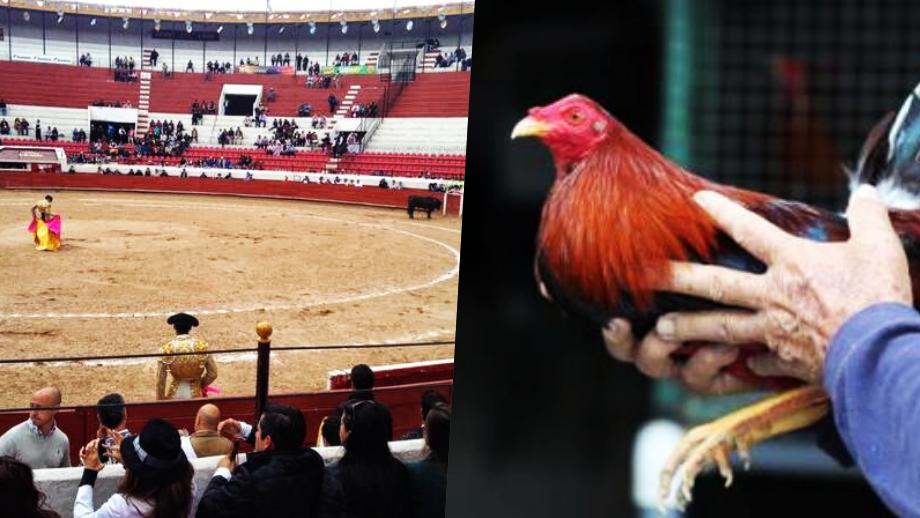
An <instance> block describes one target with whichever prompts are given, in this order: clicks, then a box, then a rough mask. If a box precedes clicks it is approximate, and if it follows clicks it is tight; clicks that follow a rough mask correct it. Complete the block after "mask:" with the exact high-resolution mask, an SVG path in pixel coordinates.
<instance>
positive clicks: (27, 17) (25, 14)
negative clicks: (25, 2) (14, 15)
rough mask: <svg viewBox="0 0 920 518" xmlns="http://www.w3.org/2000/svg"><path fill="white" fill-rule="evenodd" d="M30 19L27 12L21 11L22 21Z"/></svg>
mask: <svg viewBox="0 0 920 518" xmlns="http://www.w3.org/2000/svg"><path fill="white" fill-rule="evenodd" d="M31 17H32V16H31V15H30V14H29V11H23V12H22V19H23V20H25V21H29V18H31Z"/></svg>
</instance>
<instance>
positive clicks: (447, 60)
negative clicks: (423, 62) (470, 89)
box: [434, 47, 467, 70]
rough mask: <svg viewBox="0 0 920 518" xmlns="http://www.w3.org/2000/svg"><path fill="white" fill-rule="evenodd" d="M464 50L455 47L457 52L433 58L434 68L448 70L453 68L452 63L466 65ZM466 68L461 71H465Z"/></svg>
mask: <svg viewBox="0 0 920 518" xmlns="http://www.w3.org/2000/svg"><path fill="white" fill-rule="evenodd" d="M466 61H467V57H466V50H465V49H464V48H463V47H457V50H454V51H453V52H450V53H447V52H444V53H441V54H438V55H437V56H436V57H435V58H434V66H435V68H450V67H452V66H454V63H466ZM466 69H467V67H466V66H464V67H463V70H466Z"/></svg>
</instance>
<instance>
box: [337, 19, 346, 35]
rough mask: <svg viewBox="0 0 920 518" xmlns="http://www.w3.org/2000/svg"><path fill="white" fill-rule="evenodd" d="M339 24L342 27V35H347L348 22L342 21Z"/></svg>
mask: <svg viewBox="0 0 920 518" xmlns="http://www.w3.org/2000/svg"><path fill="white" fill-rule="evenodd" d="M339 23H340V24H341V25H342V34H346V33H347V32H348V22H346V21H345V20H342V21H341V22H339Z"/></svg>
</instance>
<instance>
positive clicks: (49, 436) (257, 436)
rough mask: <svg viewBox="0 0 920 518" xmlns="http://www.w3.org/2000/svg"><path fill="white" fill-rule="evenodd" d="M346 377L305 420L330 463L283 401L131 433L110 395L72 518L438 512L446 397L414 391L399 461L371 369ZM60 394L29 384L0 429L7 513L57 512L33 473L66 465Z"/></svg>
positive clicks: (101, 405) (1, 489) (428, 515)
mask: <svg viewBox="0 0 920 518" xmlns="http://www.w3.org/2000/svg"><path fill="white" fill-rule="evenodd" d="M138 172H139V171H138ZM145 174H147V175H149V174H150V172H149V169H148V172H147V173H145ZM248 178H251V176H249V177H248ZM351 379H352V387H353V390H352V392H351V393H350V394H349V395H348V397H347V399H346V400H345V401H343V402H342V403H341V404H339V405H338V406H337V407H336V409H335V411H334V412H332V413H331V414H330V415H329V416H327V417H326V418H324V419H323V420H322V422H321V423H319V426H318V427H317V428H314V429H313V430H316V431H317V432H319V434H318V435H319V437H320V439H321V440H320V444H319V445H320V446H333V445H340V446H342V447H343V450H344V454H343V455H342V457H341V458H340V459H339V460H337V461H335V462H333V463H331V464H330V465H328V466H325V465H324V461H323V458H322V457H321V456H320V454H319V452H318V451H317V450H315V449H313V448H309V447H305V446H304V443H305V442H306V441H307V439H308V437H316V436H317V435H314V433H313V431H312V430H311V428H310V424H311V423H308V422H307V419H306V417H305V416H304V414H303V413H302V412H301V411H300V410H299V409H297V408H295V407H292V406H288V405H282V404H268V405H266V406H265V408H264V409H263V410H262V413H261V415H260V416H259V418H258V421H257V422H255V423H247V422H245V421H242V420H237V419H234V418H224V416H223V415H222V413H221V409H220V408H219V407H218V406H217V405H214V404H204V405H202V406H201V407H200V408H199V410H198V412H197V415H196V416H195V420H194V425H193V429H192V430H180V429H178V427H177V426H175V425H174V424H173V423H171V422H169V421H168V420H165V419H161V418H153V419H150V420H148V421H147V422H146V423H144V425H143V426H142V427H140V429H139V430H131V429H129V427H128V426H127V423H128V412H127V409H126V402H125V398H124V397H123V396H122V395H121V394H118V393H111V394H107V395H105V396H103V397H102V398H100V399H99V400H98V403H97V407H96V421H97V423H96V427H97V431H96V438H95V439H93V440H91V441H89V442H88V443H87V444H86V445H85V446H83V447H82V448H80V452H79V460H80V463H81V464H82V466H83V473H82V477H81V478H80V480H79V482H78V483H76V485H77V491H76V497H75V498H74V501H73V507H72V509H73V511H72V512H73V516H75V517H80V518H82V517H87V516H103V515H104V516H107V517H110V518H128V517H138V516H148V517H161V516H170V517H173V516H182V517H186V516H189V517H191V516H196V517H199V518H209V517H218V516H220V517H224V516H247V517H260V516H266V517H267V516H277V517H286V516H305V517H322V518H333V517H335V518H339V517H346V516H347V517H350V518H352V517H353V518H371V517H374V518H403V517H414V518H434V517H443V516H444V512H445V502H446V483H447V470H448V454H449V450H448V445H449V436H450V420H451V411H450V407H449V406H448V404H447V401H446V399H445V398H444V397H443V396H441V395H440V394H437V393H436V392H434V391H428V392H426V393H425V394H424V395H423V396H422V401H421V415H420V418H421V419H420V422H419V427H418V428H417V429H416V430H414V431H413V432H410V434H407V435H404V436H403V438H410V437H411V438H419V437H420V438H422V439H423V440H424V458H423V459H422V460H420V461H415V462H409V463H404V462H403V461H401V460H399V459H398V458H396V457H395V456H394V455H393V454H392V453H391V451H390V448H389V444H388V441H391V440H392V439H393V419H392V415H391V413H390V410H389V408H388V407H387V406H386V405H385V404H384V403H382V402H380V401H379V400H377V399H376V397H375V394H374V390H373V383H374V376H373V371H372V370H371V369H370V368H369V367H368V366H366V365H356V366H355V367H354V368H353V369H352V373H351ZM62 400H63V398H62V394H61V392H60V390H58V389H57V388H54V387H45V388H42V389H40V390H38V391H37V392H35V394H33V396H32V399H31V401H30V407H31V408H32V410H31V412H30V413H29V417H28V419H27V420H26V421H24V422H23V423H20V424H19V425H16V426H14V427H13V428H11V429H10V430H8V431H6V433H4V434H3V435H2V436H0V498H2V500H3V503H4V512H5V513H12V514H11V516H35V517H42V518H51V517H57V516H59V515H58V514H57V513H56V512H55V511H52V510H51V509H50V506H49V505H48V502H47V498H46V496H45V495H44V494H43V493H42V492H41V491H40V490H39V488H38V487H37V486H36V483H35V478H34V475H33V470H34V469H42V468H58V467H69V466H70V465H71V459H70V439H69V438H68V436H67V434H66V433H65V431H64V430H62V429H61V428H60V426H58V423H57V422H56V416H57V414H58V411H59V407H60V406H61V404H62ZM313 425H314V426H316V423H313ZM241 442H246V443H248V444H249V445H250V446H251V447H252V449H253V452H252V453H249V454H247V455H246V460H245V462H240V459H239V458H238V456H237V455H236V453H237V450H238V448H237V445H238V444H240V443H241ZM204 457H218V458H219V459H218V462H217V468H216V470H215V471H214V473H213V475H212V476H211V479H210V481H209V482H208V483H207V486H206V487H205V488H204V492H203V493H202V495H201V499H200V501H199V502H198V504H197V506H196V504H195V503H194V495H193V493H194V485H193V482H192V479H193V478H194V469H193V467H192V465H191V463H190V462H189V461H190V460H192V459H196V458H204ZM115 464H120V465H121V466H122V467H123V468H124V474H123V475H122V477H121V480H120V481H119V483H118V484H117V486H116V488H115V491H114V492H113V493H112V494H111V496H110V497H109V498H108V499H107V500H105V502H104V503H102V505H101V506H99V507H98V508H97V506H96V501H99V498H94V491H95V485H96V481H97V478H98V476H99V473H100V472H102V471H103V470H105V469H106V467H107V466H111V465H115Z"/></svg>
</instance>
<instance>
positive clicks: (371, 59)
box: [364, 50, 380, 67]
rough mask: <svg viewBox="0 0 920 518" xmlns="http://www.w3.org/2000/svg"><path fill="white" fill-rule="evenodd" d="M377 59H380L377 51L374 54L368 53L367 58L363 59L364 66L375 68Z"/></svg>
mask: <svg viewBox="0 0 920 518" xmlns="http://www.w3.org/2000/svg"><path fill="white" fill-rule="evenodd" d="M378 59H380V51H379V50H375V51H374V52H369V53H368V54H367V58H365V60H364V64H365V65H367V66H369V67H376V66H377V60H378Z"/></svg>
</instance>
